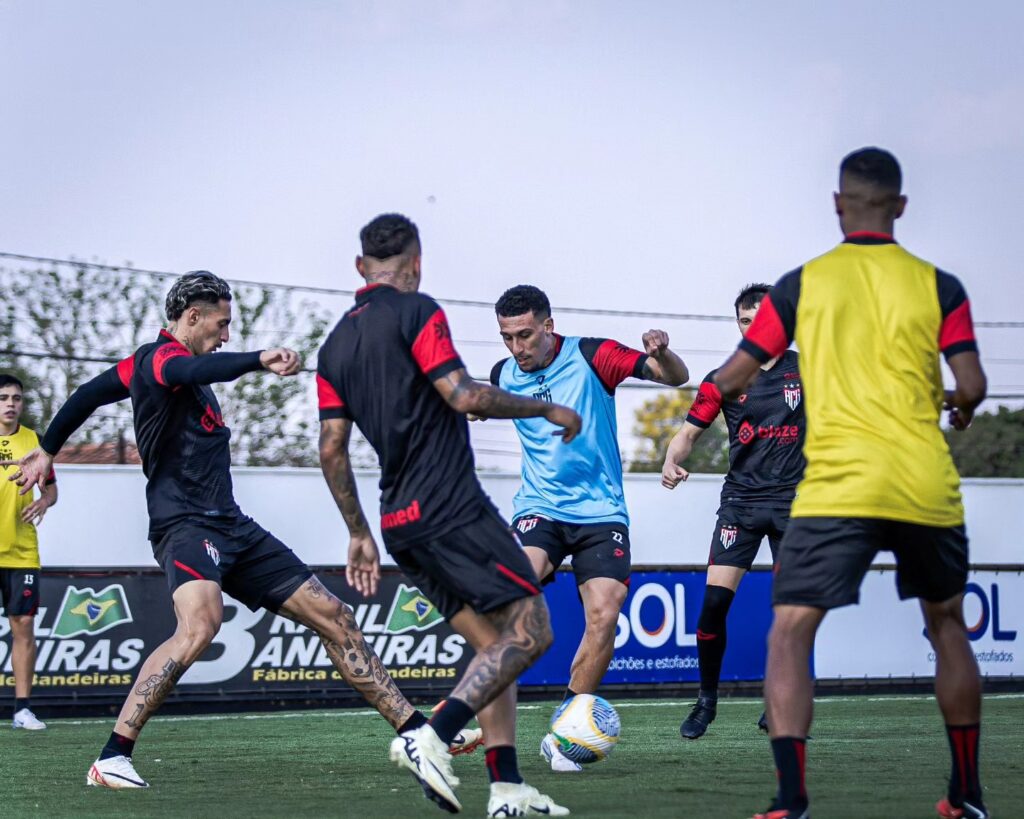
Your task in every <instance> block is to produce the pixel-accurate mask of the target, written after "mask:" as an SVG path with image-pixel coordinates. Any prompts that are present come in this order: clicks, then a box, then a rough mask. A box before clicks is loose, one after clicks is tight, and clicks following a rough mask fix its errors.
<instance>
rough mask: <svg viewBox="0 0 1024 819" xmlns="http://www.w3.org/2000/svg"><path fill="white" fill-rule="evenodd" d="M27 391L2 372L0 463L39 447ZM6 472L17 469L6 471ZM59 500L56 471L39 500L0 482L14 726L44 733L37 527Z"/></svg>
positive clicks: (0, 595) (0, 594)
mask: <svg viewBox="0 0 1024 819" xmlns="http://www.w3.org/2000/svg"><path fill="white" fill-rule="evenodd" d="M24 391H25V389H24V387H23V386H22V383H21V381H19V380H18V379H17V378H15V377H14V376H13V375H7V374H6V373H0V461H12V460H17V459H19V458H21V457H22V456H23V455H25V454H27V453H28V452H31V451H32V450H33V449H35V448H36V447H37V446H39V439H38V438H37V437H36V434H35V432H33V431H32V430H31V429H29V428H28V427H23V426H21V411H22V407H23V404H24ZM0 468H2V469H3V470H4V471H5V472H6V471H7V470H15V469H16V468H17V467H12V466H4V467H0ZM56 502H57V482H56V478H55V477H54V475H53V472H52V471H51V472H50V476H49V478H48V480H47V482H46V486H45V488H44V489H43V491H42V492H40V495H39V497H38V498H35V499H33V497H32V495H31V494H27V495H22V494H20V493H19V491H18V486H17V485H16V484H14V483H12V482H10V481H5V480H0V600H2V602H3V606H4V613H5V614H6V615H7V619H8V621H9V622H10V624H11V668H12V669H13V671H14V698H15V699H14V718H13V720H12V722H11V725H12V726H13V727H14V728H26V729H28V730H30V731H41V730H43V729H44V728H46V725H45V724H44V723H43V722H41V721H40V720H39V719H38V718H37V717H36V715H35V714H33V713H32V709H31V707H30V704H29V697H30V696H31V694H32V677H33V675H34V674H35V664H36V640H35V617H36V611H37V610H38V608H39V539H38V537H37V536H36V526H38V525H39V523H40V522H41V521H42V519H43V516H44V515H45V514H46V510H47V509H49V508H50V507H51V506H53V505H54V504H55V503H56Z"/></svg>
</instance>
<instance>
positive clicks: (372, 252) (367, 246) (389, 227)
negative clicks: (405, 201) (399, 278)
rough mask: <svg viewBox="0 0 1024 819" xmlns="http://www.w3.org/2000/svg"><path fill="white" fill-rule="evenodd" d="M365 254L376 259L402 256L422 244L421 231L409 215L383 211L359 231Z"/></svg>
mask: <svg viewBox="0 0 1024 819" xmlns="http://www.w3.org/2000/svg"><path fill="white" fill-rule="evenodd" d="M359 241H360V242H361V243H362V246H363V255H364V256H371V257H372V258H374V259H390V258H391V257H392V256H401V255H402V254H404V253H408V252H409V251H410V250H412V248H413V246H415V247H416V248H419V246H420V232H419V230H418V229H417V227H416V225H415V224H414V223H413V221H412V220H411V219H409V217H407V216H403V215H402V214H400V213H382V214H381V215H380V216H378V217H377V218H376V219H374V220H373V221H372V222H370V223H369V224H368V225H366V227H364V228H363V229H362V230H361V231H359Z"/></svg>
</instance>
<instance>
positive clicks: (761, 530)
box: [708, 504, 789, 569]
mask: <svg viewBox="0 0 1024 819" xmlns="http://www.w3.org/2000/svg"><path fill="white" fill-rule="evenodd" d="M788 523H789V509H764V508H760V507H756V506H733V505H730V504H727V505H725V506H722V507H721V508H720V509H719V510H718V522H717V523H716V524H715V533H714V535H713V536H712V538H711V551H710V553H709V554H708V565H709V566H735V567H736V568H738V569H749V568H750V567H751V566H752V565H753V564H754V558H756V557H757V552H758V550H759V549H760V548H761V541H762V540H763V539H764V538H766V537H767V538H768V548H770V549H771V550H772V563H774V562H775V561H776V559H777V558H778V555H779V544H780V543H781V542H782V536H783V534H785V532H786V525H787V524H788Z"/></svg>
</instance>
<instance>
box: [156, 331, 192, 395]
mask: <svg viewBox="0 0 1024 819" xmlns="http://www.w3.org/2000/svg"><path fill="white" fill-rule="evenodd" d="M183 355H184V356H188V355H191V353H190V352H189V351H188V350H186V349H185V347H184V345H182V344H179V343H178V342H177V341H175V342H173V343H172V342H168V343H167V344H164V345H163V346H161V347H159V348H158V349H157V351H156V352H155V353H153V375H154V376H155V377H156V380H157V383H158V384H162V385H163V386H165V387H166V386H167V381H166V380H165V379H164V367H166V366H167V362H168V361H170V360H171V359H172V358H179V357H180V356H183Z"/></svg>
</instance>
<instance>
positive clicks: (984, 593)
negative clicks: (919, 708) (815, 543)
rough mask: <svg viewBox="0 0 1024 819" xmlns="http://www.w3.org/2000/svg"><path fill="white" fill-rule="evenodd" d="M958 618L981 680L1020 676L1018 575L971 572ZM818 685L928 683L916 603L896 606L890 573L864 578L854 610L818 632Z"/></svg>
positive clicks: (1022, 635)
mask: <svg viewBox="0 0 1024 819" xmlns="http://www.w3.org/2000/svg"><path fill="white" fill-rule="evenodd" d="M964 619H965V621H966V622H967V628H968V636H969V637H970V639H971V647H972V648H973V649H974V656H975V657H976V658H977V660H978V667H979V668H980V669H981V673H982V674H984V675H988V676H993V677H1009V676H1021V675H1024V575H1022V574H1021V573H1020V572H1016V571H1007V572H995V571H993V572H971V573H970V575H969V578H968V584H967V590H966V592H965V594H964ZM815 665H816V668H817V673H818V677H819V678H828V679H833V678H865V677H869V678H882V679H885V678H887V677H932V676H934V675H935V653H934V651H933V650H932V646H931V643H929V642H928V636H927V633H926V632H925V629H924V623H923V621H922V619H921V609H920V606H919V605H918V603H917V601H916V600H906V601H900V599H899V598H898V597H897V595H896V584H895V572H891V571H889V572H882V571H873V572H870V573H869V574H868V576H867V577H866V578H865V579H864V584H863V585H862V586H861V590H860V605H859V606H847V607H845V608H842V609H837V610H836V611H833V612H830V613H829V615H828V617H826V618H825V622H824V623H823V624H822V626H821V629H820V630H819V632H818V640H817V644H816V646H815Z"/></svg>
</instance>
